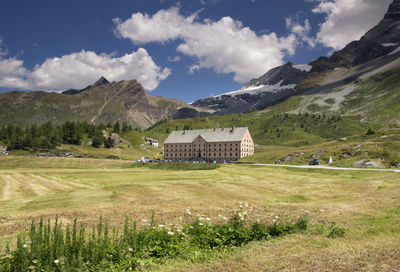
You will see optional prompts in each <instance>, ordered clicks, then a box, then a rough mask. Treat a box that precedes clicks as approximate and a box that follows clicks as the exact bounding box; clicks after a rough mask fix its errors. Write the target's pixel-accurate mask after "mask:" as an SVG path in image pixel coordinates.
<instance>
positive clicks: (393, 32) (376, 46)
mask: <svg viewBox="0 0 400 272" xmlns="http://www.w3.org/2000/svg"><path fill="white" fill-rule="evenodd" d="M399 46H400V0H394V1H393V2H392V3H391V4H390V6H389V9H388V11H387V12H386V14H385V16H384V18H383V19H382V20H381V21H380V22H379V23H378V25H376V26H375V27H373V28H372V29H371V30H369V31H368V32H367V33H366V34H365V35H364V36H363V37H362V38H361V39H360V40H358V41H353V42H351V43H349V44H348V45H347V46H346V47H345V48H343V49H342V50H339V51H337V52H335V53H334V54H333V55H332V56H331V57H329V58H327V57H321V58H319V59H318V60H316V61H312V62H310V64H311V65H312V66H313V69H312V70H311V72H325V71H329V70H333V69H334V68H337V67H347V68H349V67H353V66H357V65H360V64H363V63H366V62H368V61H371V60H373V59H376V58H378V57H381V56H384V55H387V54H388V53H390V52H391V51H393V50H395V49H396V48H397V47H399Z"/></svg>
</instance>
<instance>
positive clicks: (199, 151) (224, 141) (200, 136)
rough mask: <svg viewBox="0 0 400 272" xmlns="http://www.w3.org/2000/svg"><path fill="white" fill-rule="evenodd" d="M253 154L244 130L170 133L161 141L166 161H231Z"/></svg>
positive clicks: (249, 139) (249, 140)
mask: <svg viewBox="0 0 400 272" xmlns="http://www.w3.org/2000/svg"><path fill="white" fill-rule="evenodd" d="M253 154H254V142H253V138H252V137H251V135H250V132H249V129H248V128H247V127H238V128H235V127H232V128H214V129H200V130H181V131H173V132H172V133H171V134H170V135H169V136H168V138H167V139H166V140H165V142H164V158H165V159H166V160H182V159H183V160H190V159H205V160H228V161H234V160H237V159H240V158H243V157H247V156H250V155H253Z"/></svg>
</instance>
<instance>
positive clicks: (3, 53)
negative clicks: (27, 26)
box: [0, 37, 8, 58]
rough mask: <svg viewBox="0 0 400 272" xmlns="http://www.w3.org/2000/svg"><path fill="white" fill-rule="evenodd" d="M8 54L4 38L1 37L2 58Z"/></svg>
mask: <svg viewBox="0 0 400 272" xmlns="http://www.w3.org/2000/svg"><path fill="white" fill-rule="evenodd" d="M7 54H8V50H7V47H6V45H5V44H4V43H3V39H2V38H1V37H0V58H1V57H3V56H6V55H7Z"/></svg>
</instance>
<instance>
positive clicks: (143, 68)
mask: <svg viewBox="0 0 400 272" xmlns="http://www.w3.org/2000/svg"><path fill="white" fill-rule="evenodd" d="M170 73H171V71H170V70H169V69H168V68H163V69H162V68H160V67H159V66H157V65H156V64H155V63H154V61H153V60H152V58H151V57H150V56H149V54H148V53H147V51H146V50H145V49H143V48H139V49H138V50H137V51H136V52H132V53H131V54H126V55H124V56H122V57H114V56H113V54H100V55H98V54H96V53H94V52H92V51H85V50H82V51H81V52H78V53H72V54H69V55H65V56H62V57H60V58H58V57H56V58H49V59H47V60H46V61H44V62H43V63H42V64H38V65H36V66H35V67H34V68H33V70H28V69H26V68H25V67H24V63H23V61H22V60H18V59H17V58H0V86H1V87H7V88H20V89H37V90H48V89H68V88H76V89H80V88H83V87H86V86H87V85H89V84H92V83H93V82H95V81H96V80H97V79H98V78H99V77H100V76H102V75H104V76H105V77H106V78H107V79H109V80H112V81H114V80H115V81H119V80H129V79H136V80H137V81H138V82H140V83H141V84H142V85H143V87H144V88H145V89H146V90H149V91H151V90H154V89H155V88H157V86H158V85H159V83H160V81H162V80H164V79H166V78H167V77H168V76H169V75H170Z"/></svg>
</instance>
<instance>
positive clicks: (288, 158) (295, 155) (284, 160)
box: [275, 152, 300, 164]
mask: <svg viewBox="0 0 400 272" xmlns="http://www.w3.org/2000/svg"><path fill="white" fill-rule="evenodd" d="M299 156H300V154H299V153H297V152H296V153H293V154H290V155H287V156H285V157H283V158H280V159H279V160H277V161H276V162H275V164H281V163H288V162H290V161H292V160H294V159H296V158H298V157H299Z"/></svg>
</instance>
